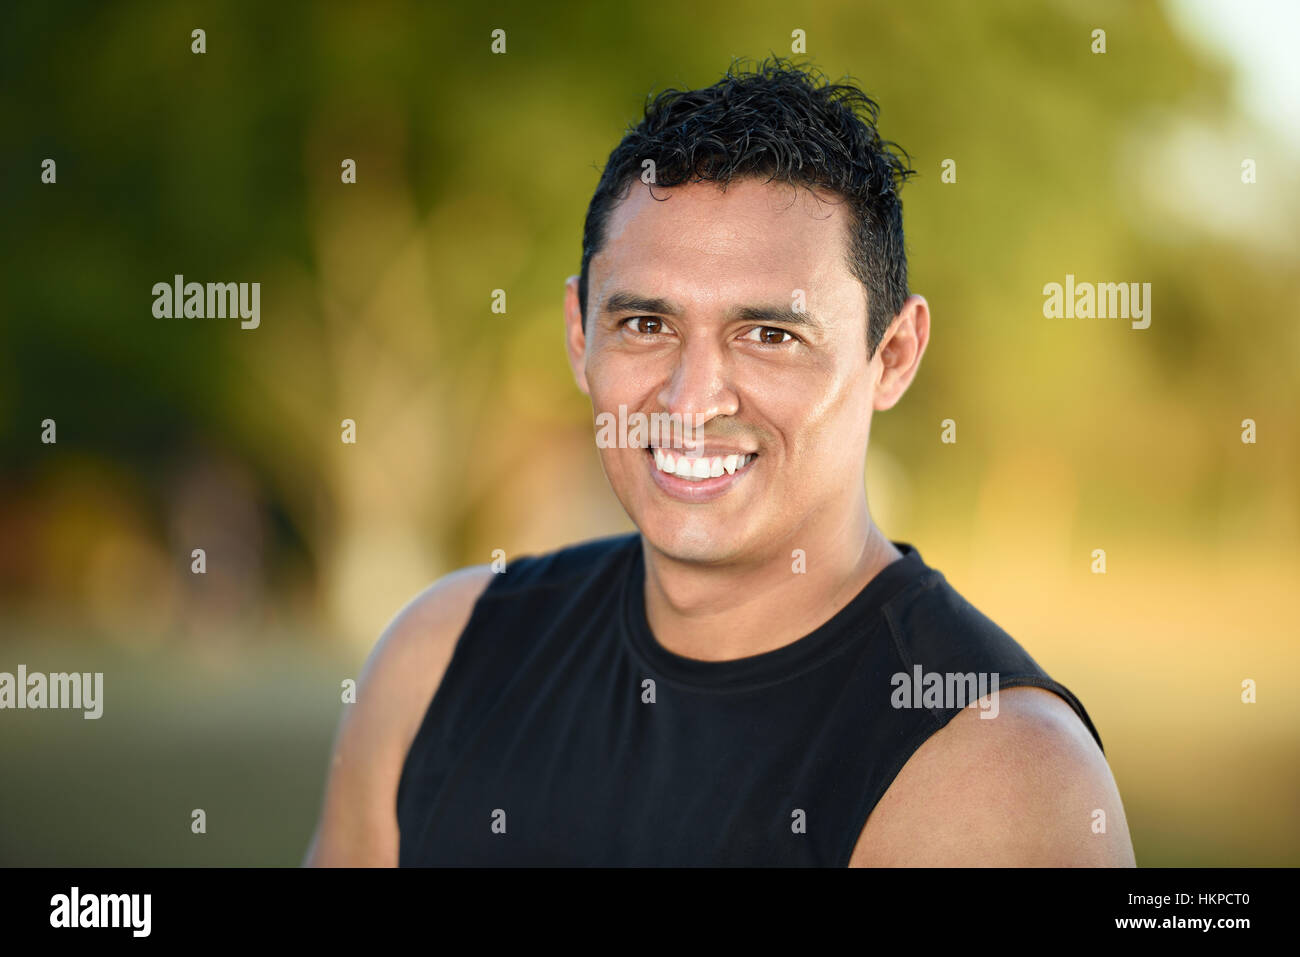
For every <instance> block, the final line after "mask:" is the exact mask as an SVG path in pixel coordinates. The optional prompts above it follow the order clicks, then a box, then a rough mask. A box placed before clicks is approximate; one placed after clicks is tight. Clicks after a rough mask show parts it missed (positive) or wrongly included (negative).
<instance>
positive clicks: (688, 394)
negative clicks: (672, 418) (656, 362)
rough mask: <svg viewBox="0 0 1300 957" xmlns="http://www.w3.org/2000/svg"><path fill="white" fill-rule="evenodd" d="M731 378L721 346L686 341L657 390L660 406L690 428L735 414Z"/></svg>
mask: <svg viewBox="0 0 1300 957" xmlns="http://www.w3.org/2000/svg"><path fill="white" fill-rule="evenodd" d="M731 375H732V365H731V361H730V356H728V355H727V351H726V347H725V346H724V345H723V344H722V343H719V342H716V341H713V340H711V339H709V338H706V337H697V338H695V339H693V340H690V339H688V340H687V341H686V342H685V343H684V344H683V345H682V347H681V348H680V349H679V350H678V351H677V364H676V366H675V367H674V369H673V371H672V374H671V375H670V376H669V377H668V380H667V381H666V382H665V383H664V386H663V388H662V389H660V391H659V395H658V400H659V404H660V407H661V408H663V409H664V410H665V411H667V412H669V413H673V414H677V415H680V416H681V417H682V419H683V420H684V421H687V422H690V423H692V424H694V425H703V424H704V423H706V422H708V421H709V420H710V419H714V418H717V417H718V416H729V415H735V414H736V413H737V412H738V411H739V409H740V397H739V395H737V393H736V390H735V388H734V387H733V384H732V382H731Z"/></svg>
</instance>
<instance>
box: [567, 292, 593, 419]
mask: <svg viewBox="0 0 1300 957" xmlns="http://www.w3.org/2000/svg"><path fill="white" fill-rule="evenodd" d="M578 279H579V277H577V276H570V277H569V278H568V279H566V280H565V281H564V344H565V346H566V347H567V348H568V351H569V368H571V369H572V370H573V380H574V381H575V382H577V383H578V388H579V389H581V390H582V392H583V394H584V395H591V392H590V391H589V390H588V389H587V332H586V330H585V329H583V328H582V308H581V307H580V306H579V305H578Z"/></svg>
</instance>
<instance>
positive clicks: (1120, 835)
mask: <svg viewBox="0 0 1300 957" xmlns="http://www.w3.org/2000/svg"><path fill="white" fill-rule="evenodd" d="M876 117H877V110H876V106H875V104H874V103H873V102H872V101H871V100H869V99H868V98H867V97H866V96H865V95H864V94H862V93H861V91H859V90H857V89H855V88H853V87H851V86H843V85H826V84H825V83H821V82H819V79H818V78H816V77H815V76H813V75H810V74H808V73H806V72H804V71H802V70H800V69H797V68H795V67H793V66H791V65H789V64H788V63H785V62H783V61H781V60H776V61H774V62H767V63H764V64H762V65H761V66H760V67H759V68H758V69H757V70H755V71H753V72H737V71H735V70H734V69H733V71H731V72H729V73H728V75H727V76H726V77H725V78H724V79H723V80H721V81H719V82H718V83H717V84H715V85H713V86H711V87H709V88H707V89H703V90H696V91H689V92H679V91H668V92H666V93H664V94H661V95H660V96H659V97H657V98H656V99H655V100H654V101H653V102H652V103H650V104H649V105H648V106H647V109H646V116H645V119H644V120H643V122H641V123H640V124H639V125H638V126H637V127H636V128H635V129H633V130H631V131H630V132H629V133H628V134H627V135H626V136H625V137H624V139H623V141H622V142H621V143H620V144H619V146H618V147H617V148H616V149H615V150H614V152H613V153H612V154H611V156H610V161H609V163H608V164H607V166H606V169H605V171H604V174H603V176H602V178H601V181H600V183H599V185H598V187H597V190H596V193H595V196H594V197H593V199H592V203H591V206H590V208H589V210H588V214H587V220H586V227H585V231H584V232H585V235H584V240H583V243H584V251H583V263H582V272H581V274H580V275H579V276H573V277H570V278H569V280H568V282H567V284H566V289H565V301H564V313H565V323H566V330H567V345H568V352H569V359H570V362H571V364H572V367H573V372H574V375H575V378H576V380H577V384H578V386H579V387H580V388H581V389H582V390H583V392H584V393H586V394H587V395H589V396H590V398H591V401H592V406H593V410H594V413H595V416H596V421H597V424H598V425H600V424H601V423H602V422H603V423H605V424H608V423H609V422H610V421H611V420H612V419H614V418H615V417H617V421H619V422H620V428H622V425H621V423H623V422H625V421H629V420H633V419H634V417H635V416H640V417H641V420H640V421H645V420H646V419H649V418H652V417H655V416H660V417H661V419H660V421H662V417H664V416H668V417H670V418H671V421H672V422H673V423H674V424H676V423H679V422H680V423H682V424H683V425H684V428H683V430H682V433H681V434H680V435H676V434H674V435H673V436H672V437H671V438H669V437H668V436H667V435H666V433H665V432H663V431H661V432H659V433H658V434H657V435H654V436H651V437H649V438H647V436H646V435H645V433H644V432H639V431H637V430H636V429H633V430H632V431H631V432H629V433H628V434H627V435H620V436H619V439H620V441H616V442H610V441H603V442H598V445H599V446H600V458H601V463H602V466H603V467H604V470H605V474H606V476H607V477H608V479H609V482H610V485H611V486H612V488H613V490H614V493H615V494H616V495H617V496H618V498H619V500H620V502H621V503H622V504H623V506H624V508H625V509H626V511H627V513H628V515H629V516H630V517H631V518H632V520H633V522H634V523H635V524H636V526H637V528H638V529H639V534H636V535H631V536H620V537H615V538H611V539H604V540H600V541H596V542H588V543H585V544H582V545H579V546H575V547H570V548H566V549H562V550H560V551H558V552H554V553H551V554H548V555H544V556H541V557H529V558H523V559H515V560H513V561H512V562H511V563H510V564H509V566H508V568H507V570H506V571H505V573H504V574H496V575H494V574H493V573H492V570H491V569H490V568H487V567H477V568H468V569H464V570H461V571H459V572H456V573H455V574H452V575H449V576H447V577H446V578H444V579H442V580H441V581H439V582H437V583H435V584H434V585H432V586H430V588H428V589H427V590H426V591H425V592H423V593H421V594H420V595H418V596H417V597H416V598H415V599H414V600H413V601H412V602H411V603H410V604H409V605H408V606H407V607H406V608H405V609H403V610H402V612H401V613H400V614H399V615H398V616H397V618H396V619H395V620H394V621H393V622H392V624H391V625H390V626H389V627H388V629H387V631H386V632H385V634H384V635H383V637H382V638H381V639H380V641H379V643H378V644H377V646H376V648H375V650H374V652H373V653H372V655H371V657H370V660H369V661H368V663H367V666H366V669H365V671H364V672H363V676H362V679H361V682H360V688H359V694H358V699H357V703H356V704H355V705H354V706H352V708H351V710H350V711H349V713H348V715H347V716H346V718H345V719H344V721H343V722H342V725H341V728H340V732H339V738H338V741H337V744H336V750H335V755H334V759H333V766H332V769H331V771H330V775H329V781H328V785H327V789H326V796H325V802H324V808H323V812H322V817H321V823H320V828H319V830H318V832H317V834H316V837H315V839H314V840H313V843H312V847H311V849H310V850H309V852H308V862H309V863H311V864H316V865H336V864H359V865H371V864H374V865H394V864H399V863H400V864H403V865H405V864H449V865H457V864H465V865H482V864H502V865H547V864H550V865H584V864H597V865H599V864H608V865H791V864H795V865H822V866H845V865H850V866H862V865H1132V864H1133V850H1132V847H1131V844H1130V841H1129V836H1128V828H1127V825H1126V823H1125V819H1124V811H1123V807H1122V805H1121V803H1120V797H1119V794H1118V792H1117V790H1116V787H1115V783H1114V781H1113V779H1112V777H1111V774H1110V770H1109V768H1108V766H1107V764H1106V760H1105V758H1104V756H1103V753H1102V751H1101V747H1100V738H1099V737H1097V734H1096V731H1095V729H1093V727H1092V723H1091V721H1090V720H1089V718H1088V715H1087V713H1086V711H1085V710H1084V708H1083V706H1082V704H1080V703H1079V701H1078V700H1077V699H1076V698H1075V697H1074V696H1073V695H1072V694H1071V693H1070V692H1069V691H1068V690H1067V689H1066V688H1064V687H1063V686H1062V685H1059V684H1057V683H1056V682H1055V681H1053V680H1052V679H1051V678H1050V677H1048V676H1047V675H1046V674H1045V673H1044V672H1043V671H1042V669H1041V668H1039V666H1038V665H1037V664H1036V663H1035V662H1034V661H1033V659H1032V658H1031V657H1030V656H1029V655H1028V654H1026V653H1025V651H1024V649H1022V648H1021V647H1020V645H1018V644H1017V643H1016V642H1015V641H1013V640H1012V639H1011V638H1010V637H1009V636H1008V635H1006V634H1005V633H1004V632H1002V631H1001V630H1000V629H999V628H998V627H997V626H996V625H994V624H993V623H992V622H991V621H989V620H988V619H987V618H985V617H984V616H983V615H981V614H980V613H979V612H977V611H976V610H975V609H973V608H972V607H971V606H970V605H969V604H967V603H966V602H965V601H964V600H963V599H962V598H961V597H960V596H959V595H958V594H957V593H956V592H955V591H954V590H953V589H952V588H951V586H949V584H948V583H947V582H946V581H945V580H944V579H943V577H942V576H941V575H940V574H939V573H938V572H936V571H934V570H933V569H930V568H929V567H927V566H926V565H925V563H924V562H923V561H922V560H921V556H920V554H919V552H918V551H917V550H916V549H915V548H912V547H911V546H909V545H906V544H903V543H894V542H891V541H890V540H889V539H888V538H886V537H885V535H884V534H882V532H881V531H880V530H879V529H878V528H877V527H876V526H875V524H874V523H873V521H872V518H871V515H870V512H869V510H868V506H867V499H866V494H865V483H864V468H865V458H866V454H867V443H868V435H869V431H870V425H871V415H872V412H873V411H874V410H877V409H880V410H884V409H889V408H891V407H892V406H893V405H894V404H895V403H896V402H897V401H898V400H899V399H900V397H901V396H902V395H903V393H904V391H905V390H906V389H907V387H908V385H909V384H910V383H911V381H912V379H913V377H914V376H915V375H916V372H917V368H918V366H919V364H920V361H921V356H922V354H923V353H924V351H925V347H926V344H927V342H928V340H929V335H930V316H929V310H928V307H927V304H926V301H925V300H924V299H923V298H921V297H920V296H916V295H909V293H908V289H907V269H906V259H905V257H904V251H903V232H902V213H901V205H900V202H899V199H898V189H899V187H900V186H901V185H902V183H903V182H904V181H905V179H906V176H907V175H908V174H910V173H911V172H912V171H911V170H909V169H907V168H906V165H905V164H904V163H903V161H902V160H901V159H900V157H899V156H898V155H896V153H895V152H893V151H892V150H891V149H890V147H891V145H892V144H888V143H885V142H882V141H881V139H880V138H879V136H878V134H877V132H876V129H875V121H876Z"/></svg>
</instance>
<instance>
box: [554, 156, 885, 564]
mask: <svg viewBox="0 0 1300 957" xmlns="http://www.w3.org/2000/svg"><path fill="white" fill-rule="evenodd" d="M655 194H656V196H658V197H659V198H658V199H653V198H651V196H650V194H649V189H648V188H647V187H646V186H645V185H644V184H642V183H640V182H636V183H634V184H633V188H632V191H631V193H630V194H629V196H628V198H627V199H626V200H624V201H623V202H621V203H620V204H619V205H617V206H616V207H615V209H614V210H613V212H612V214H611V216H610V218H609V221H608V225H607V230H606V237H605V245H604V248H603V249H602V250H601V252H600V253H599V254H597V255H596V256H594V257H593V258H592V260H591V263H590V265H589V268H588V299H587V304H588V314H587V321H586V328H585V330H584V329H583V327H582V324H581V322H580V321H578V320H577V317H576V315H575V314H576V312H577V307H576V298H575V292H574V289H573V284H572V283H571V287H570V295H569V303H568V306H567V313H568V324H569V330H568V331H569V348H570V358H571V360H572V362H573V365H574V371H575V375H576V377H577V380H578V384H579V386H580V387H581V388H582V389H583V391H584V392H586V393H587V394H588V395H590V396H591V400H592V407H593V412H594V413H595V414H597V415H599V414H600V413H602V412H608V413H611V414H612V415H614V416H617V415H618V411H619V406H620V405H622V406H625V407H626V411H627V413H628V414H629V415H631V414H633V413H641V414H643V415H644V416H646V417H649V416H651V415H652V414H655V413H670V414H676V415H680V416H681V418H682V420H685V421H686V422H688V423H691V424H694V423H696V422H699V423H702V426H701V428H700V429H699V430H698V431H697V432H695V433H694V434H693V435H691V436H690V437H691V438H693V439H694V440H695V441H694V442H693V443H692V445H693V448H691V449H690V452H691V453H695V452H698V453H701V454H700V455H698V456H697V455H695V454H687V455H686V459H687V463H688V466H687V467H686V468H685V471H687V472H688V473H689V477H687V476H684V475H681V474H678V473H680V472H681V471H683V466H682V453H683V450H682V449H681V448H675V449H667V450H666V452H667V454H665V450H664V449H659V450H658V453H657V454H656V450H654V449H648V448H601V450H600V456H601V464H602V466H603V468H604V470H605V474H606V476H607V477H608V479H609V482H610V484H611V486H612V487H613V489H614V493H615V494H616V495H617V496H618V498H619V501H621V502H622V504H623V507H624V508H625V509H626V510H627V512H628V514H629V515H630V516H631V518H632V520H633V522H635V523H636V525H637V526H638V528H640V530H641V532H642V534H643V535H644V536H645V537H646V539H647V540H648V541H649V543H650V544H651V545H652V546H653V547H655V548H657V549H658V550H660V551H662V552H663V553H665V554H667V555H669V556H672V557H674V558H677V559H680V560H682V561H691V562H703V563H728V562H747V561H764V560H770V559H772V558H774V557H775V556H776V555H778V554H780V553H784V554H785V556H786V557H787V558H788V557H789V553H790V551H791V550H792V549H794V548H798V547H800V533H801V532H802V531H804V530H805V529H806V528H808V527H809V524H810V522H812V521H814V520H816V521H820V522H822V523H823V524H824V523H826V522H827V521H828V520H830V521H831V522H835V521H847V520H848V519H849V517H850V516H851V515H852V514H853V512H854V509H856V508H859V507H860V504H859V503H861V501H862V499H863V496H864V491H863V467H864V460H865V456H866V447H867V438H868V433H869V431H870V425H871V410H872V380H873V378H874V376H873V374H872V373H873V372H874V371H876V370H874V369H873V368H872V366H873V363H871V362H869V360H868V356H867V347H866V328H867V325H866V324H867V302H866V293H865V290H864V288H863V286H862V284H861V283H860V282H859V281H858V280H857V279H855V278H854V277H853V275H852V274H851V273H850V272H849V271H848V267H847V265H846V263H845V250H846V242H847V237H848V232H847V223H848V209H847V204H845V203H841V202H838V200H836V199H835V198H834V197H830V196H827V195H825V194H822V198H818V197H817V196H814V195H813V194H811V193H810V192H809V191H808V190H806V189H803V188H795V187H791V186H788V185H784V184H778V183H763V182H762V180H758V179H752V178H751V179H744V180H739V181H734V182H733V183H731V184H730V185H729V186H728V188H727V190H726V191H725V192H723V191H721V190H720V189H719V188H718V187H717V186H716V185H715V184H711V183H697V184H691V185H687V186H680V187H676V188H673V189H669V190H665V189H656V190H655ZM664 196H667V197H668V198H667V199H666V200H665V199H664V198H663V197H664ZM827 200H830V201H827ZM671 441H672V438H671V436H666V435H660V437H659V440H658V442H659V444H660V445H665V446H666V445H669V444H670V443H671ZM668 455H671V456H672V460H671V461H672V465H671V471H669V459H668ZM744 455H752V456H753V458H752V459H751V460H749V462H748V464H740V463H743V462H744V460H743V459H741V458H739V456H744ZM729 456H737V458H734V459H732V458H729ZM700 458H707V459H708V463H709V464H708V466H707V467H706V469H707V472H708V477H707V478H703V479H699V478H697V475H698V474H699V473H700V472H701V471H705V469H699V470H698V471H697V465H696V462H697V461H698V459H700ZM715 458H716V459H717V460H718V461H717V462H716V463H715V462H714V461H713V460H714V459H715ZM733 466H738V467H735V468H734V471H733V470H732V468H733ZM719 470H720V471H721V474H720V475H718V474H716V473H718V472H719ZM806 544H814V543H806Z"/></svg>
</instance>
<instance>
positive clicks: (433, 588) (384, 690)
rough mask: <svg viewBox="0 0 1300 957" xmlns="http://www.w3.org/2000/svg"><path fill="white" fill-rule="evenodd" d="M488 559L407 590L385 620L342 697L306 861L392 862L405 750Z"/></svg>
mask: <svg viewBox="0 0 1300 957" xmlns="http://www.w3.org/2000/svg"><path fill="white" fill-rule="evenodd" d="M492 577H493V574H492V570H491V568H490V567H489V566H486V565H477V566H473V567H470V568H463V569H461V570H459V571H457V572H453V573H451V574H449V575H446V576H444V577H443V578H440V579H439V580H438V581H436V582H434V583H433V584H432V585H430V586H428V587H427V588H425V589H424V590H423V591H421V592H420V593H419V594H418V595H416V596H415V597H414V598H412V599H411V600H410V601H409V602H408V603H407V604H406V605H405V607H403V608H402V610H401V611H400V612H398V613H397V615H396V616H395V617H394V618H393V620H392V621H391V622H389V624H388V626H387V627H386V628H385V629H384V631H383V633H382V634H381V635H380V637H379V639H378V641H376V642H375V645H374V647H373V648H372V649H371V652H370V655H369V657H368V658H367V659H366V663H365V665H364V667H363V668H362V670H361V674H360V676H359V677H358V680H357V691H356V702H355V703H354V704H349V705H346V706H345V708H346V710H345V711H344V714H343V717H342V719H341V720H340V722H339V728H338V733H337V735H336V738H335V743H334V752H333V757H332V759H331V761H330V767H329V772H328V776H327V779H326V787H325V798H324V802H323V805H322V808H321V817H320V824H319V827H318V829H317V832H316V835H315V836H314V838H313V840H312V845H311V847H310V848H309V850H308V852H307V859H306V862H307V863H309V864H316V865H336V864H345V865H358V864H359V865H371V864H396V863H397V821H396V795H397V785H398V781H399V779H400V776H401V769H402V764H403V763H404V761H405V758H406V753H407V751H408V750H409V748H410V746H411V742H412V740H414V738H415V734H416V731H417V730H419V726H420V722H421V720H422V719H423V717H424V713H425V710H426V709H427V708H428V705H429V702H430V700H431V699H432V698H433V694H434V692H435V691H436V690H437V688H438V685H439V683H440V682H441V680H442V675H443V673H444V672H445V671H446V669H447V665H448V663H449V662H450V660H451V656H452V653H453V651H454V650H455V647H456V642H457V639H458V638H459V636H460V634H461V632H462V631H463V630H464V628H465V625H466V623H467V622H468V621H469V617H470V615H471V613H472V612H473V609H474V605H475V603H476V602H477V600H478V598H479V597H480V596H481V595H482V593H483V592H484V590H485V589H486V588H487V587H488V584H489V582H490V580H491V579H492Z"/></svg>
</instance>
